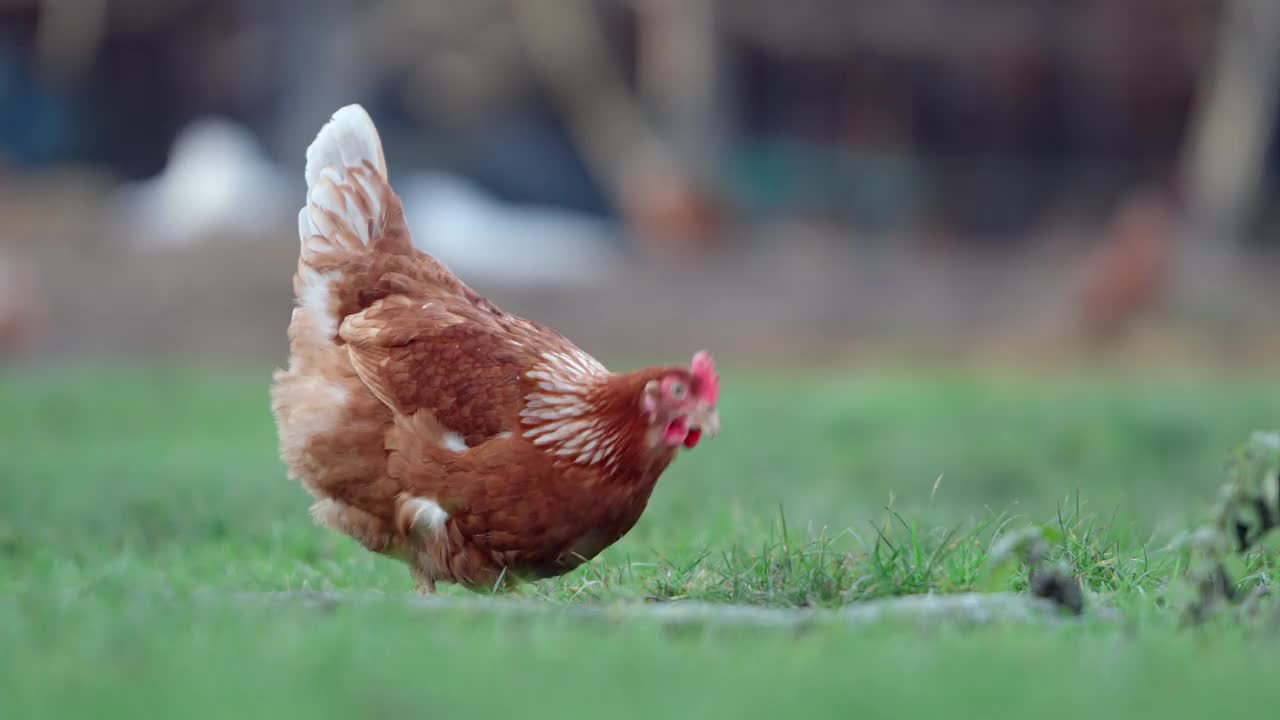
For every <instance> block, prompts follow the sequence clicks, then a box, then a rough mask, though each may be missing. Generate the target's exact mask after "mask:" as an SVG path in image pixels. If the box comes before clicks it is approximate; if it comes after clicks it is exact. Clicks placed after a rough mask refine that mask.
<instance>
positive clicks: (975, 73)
mask: <svg viewBox="0 0 1280 720" xmlns="http://www.w3.org/2000/svg"><path fill="white" fill-rule="evenodd" d="M1278 37H1280V3H1275V2H1272V0H902V1H901V2H895V3H884V2H879V1H876V0H791V1H790V2H786V3H778V2H774V1H773V0H732V1H727V0H726V1H717V0H547V1H545V2H544V1H541V0H529V1H528V2H523V1H521V0H436V1H420V0H359V1H357V0H272V1H269V2H257V1H256V0H79V1H78V2H75V3H59V2H44V1H42V0H0V200H2V201H4V202H7V203H8V205H7V206H12V205H17V204H22V205H23V206H24V209H26V210H27V211H30V210H31V208H30V202H31V198H32V196H33V195H35V196H38V197H47V193H44V192H40V193H33V192H32V191H31V188H32V187H41V188H47V187H48V184H47V182H46V184H36V185H33V182H35V181H33V180H32V178H39V177H48V176H49V174H50V173H56V172H60V171H64V170H66V169H68V168H75V169H77V170H78V171H88V172H89V173H91V174H92V176H93V177H95V178H99V179H100V181H101V182H102V183H103V184H105V185H107V186H114V185H115V184H117V183H137V182H145V181H147V180H149V179H153V178H155V177H157V176H158V175H160V174H162V173H164V172H165V171H166V168H171V169H172V168H173V167H174V165H175V157H176V152H177V150H176V149H175V143H178V145H179V146H181V143H180V142H179V140H180V138H182V137H183V133H184V132H185V131H187V130H189V129H190V128H191V127H192V126H193V125H194V124H198V123H200V122H202V121H205V120H207V119H208V118H210V117H215V118H221V119H222V120H225V121H230V122H231V123H233V124H234V125H235V126H236V127H239V128H243V129H245V130H247V134H246V137H248V138H251V143H252V147H253V148H256V149H255V150H254V152H259V151H260V153H261V158H260V159H259V160H260V162H261V164H262V165H263V167H268V166H274V167H276V168H279V169H280V172H281V173H282V174H281V175H280V177H281V178H283V179H282V180H279V181H278V184H277V185H273V186H272V187H273V188H280V187H282V188H283V192H284V194H285V196H289V195H288V193H289V192H294V193H295V194H296V192H297V190H298V188H297V187H295V184H296V183H299V182H300V170H299V167H300V166H299V156H300V152H301V148H303V147H304V146H305V143H306V141H307V140H308V139H309V138H310V137H311V136H312V135H313V134H314V132H315V130H316V128H318V127H319V126H320V124H321V123H322V122H323V120H324V119H325V118H326V117H327V116H328V114H329V113H331V112H332V111H333V110H334V109H335V108H337V107H338V106H340V105H342V104H345V103H347V102H353V101H358V102H361V103H363V104H365V105H366V107H368V108H369V109H370V111H371V112H372V113H373V115H374V117H375V118H377V120H378V123H379V127H380V129H381V131H382V132H383V137H384V141H385V143H386V145H387V149H388V155H389V157H391V158H393V162H392V167H393V170H392V172H393V175H394V174H396V173H397V172H403V173H412V172H417V171H424V172H425V171H430V172H431V173H435V174H447V175H448V176H450V177H452V178H457V179H461V180H464V181H465V182H466V183H467V184H468V186H469V187H472V188H474V189H475V190H476V192H477V193H483V195H484V196H485V197H487V198H489V200H491V201H492V202H493V203H499V204H507V205H513V206H518V207H536V208H543V209H547V208H551V209H554V210H555V211H556V212H562V213H567V214H569V215H571V216H572V217H573V218H575V222H578V221H583V220H586V221H591V220H601V221H605V222H614V221H617V222H619V223H620V224H621V225H622V226H623V227H625V228H626V229H627V232H625V233H622V234H620V235H616V236H615V235H614V234H612V233H608V232H601V233H598V234H595V233H594V231H592V232H590V233H587V234H586V235H584V237H596V236H597V235H598V237H599V238H600V240H599V242H600V243H601V244H604V245H608V244H610V243H617V244H618V245H619V249H620V251H622V252H625V253H633V254H638V255H639V256H642V257H651V258H652V257H672V256H674V257H675V258H677V262H679V258H691V257H699V258H703V259H704V260H705V259H706V258H711V260H710V262H711V265H712V266H713V267H714V266H717V265H719V266H723V267H728V268H734V269H733V270H732V271H728V270H726V271H725V272H726V273H727V272H733V273H737V274H738V275H739V276H741V275H742V274H743V273H744V272H750V271H749V270H746V269H744V267H745V268H750V267H754V266H753V265H751V263H750V262H747V261H743V260H734V259H732V258H734V257H738V256H740V255H742V254H743V253H748V252H750V251H760V252H763V253H766V256H765V257H766V258H767V259H765V260H761V261H759V262H760V263H761V264H768V263H773V265H771V267H774V266H778V265H779V264H780V263H781V264H786V263H792V264H795V265H799V266H802V267H805V268H809V269H807V270H805V269H802V270H800V271H799V272H801V273H803V272H810V271H811V270H812V267H810V266H809V265H806V262H808V261H805V260H803V259H801V260H796V259H795V258H794V257H793V258H792V259H790V260H787V259H785V258H780V257H777V256H781V255H787V254H789V253H788V249H789V248H800V247H805V248H808V247H809V244H808V242H807V240H805V239H806V238H816V237H820V238H822V239H823V242H822V243H821V244H822V245H823V247H825V248H827V250H824V252H831V253H836V254H840V253H854V254H856V256H857V257H858V258H859V259H860V262H861V263H862V265H861V266H860V267H862V268H864V269H865V268H867V267H878V266H875V263H876V262H878V261H880V260H883V259H884V258H886V257H894V258H897V262H898V265H892V264H890V266H887V267H886V268H879V269H877V270H876V272H874V273H871V274H870V275H869V276H868V277H871V276H874V277H882V278H883V277H888V276H887V275H884V274H883V273H881V272H880V270H884V272H899V273H900V274H901V275H902V278H910V277H916V276H920V275H921V274H922V273H923V276H927V277H926V279H924V280H921V282H924V283H926V284H927V285H928V287H929V288H932V289H931V290H929V291H924V290H922V291H920V292H915V293H914V297H913V298H905V299H904V298H902V297H895V296H894V295H893V292H892V289H893V288H898V289H899V290H900V291H901V290H902V289H903V288H907V287H911V285H910V283H909V282H907V280H905V279H900V280H887V281H886V280H880V281H876V280H873V279H864V280H858V277H860V276H856V275H849V276H836V275H833V276H831V277H830V278H829V279H828V281H827V282H828V283H829V284H830V285H831V286H832V288H829V289H827V290H823V291H822V292H823V293H825V294H824V295H822V297H818V298H814V299H813V302H814V303H816V304H829V303H830V302H831V298H832V296H833V295H836V294H839V292H840V290H839V288H847V289H848V293H847V294H848V295H849V297H850V298H855V297H857V292H860V291H859V290H857V289H856V287H867V286H871V287H873V288H879V290H878V291H877V292H881V295H883V296H884V297H887V298H888V299H887V300H885V302H884V303H883V306H884V307H887V308H899V309H901V308H910V307H911V306H912V302H913V301H919V302H930V303H942V304H965V303H967V305H968V307H970V311H971V312H972V313H973V314H974V315H989V314H990V313H989V312H988V309H987V306H986V305H985V304H984V303H986V302H987V301H988V298H985V297H984V296H983V295H982V291H983V289H984V288H990V287H991V286H992V284H993V282H994V283H996V284H999V283H1005V286H1007V288H1006V289H1008V288H1014V287H1016V288H1019V290H1018V292H1021V293H1023V294H1024V295H1026V294H1030V295H1033V296H1034V295H1036V294H1041V293H1049V292H1060V293H1063V297H1066V298H1072V299H1069V300H1065V301H1064V302H1065V303H1067V304H1068V305H1071V306H1072V307H1074V310H1071V311H1069V312H1074V313H1075V314H1076V315H1077V316H1078V317H1079V318H1080V319H1081V320H1080V323H1079V324H1080V327H1081V328H1083V329H1084V331H1085V332H1087V333H1088V334H1090V335H1091V336H1095V337H1106V336H1110V335H1111V334H1113V333H1114V332H1116V331H1117V328H1122V327H1124V326H1125V325H1126V324H1127V322H1128V318H1130V317H1131V316H1136V315H1137V314H1138V313H1139V312H1140V311H1141V310H1143V309H1144V308H1147V307H1148V306H1150V305H1151V304H1152V303H1154V302H1156V300H1157V299H1158V298H1160V297H1162V296H1163V295H1164V294H1165V293H1166V291H1167V290H1168V288H1169V286H1170V284H1171V283H1172V284H1174V285H1175V286H1177V287H1180V288H1183V287H1185V288H1190V289H1189V290H1188V293H1190V295H1189V296H1192V297H1200V298H1201V299H1203V298H1205V297H1209V296H1214V297H1217V296H1219V295H1222V293H1221V292H1220V289H1221V287H1222V283H1223V282H1224V281H1227V282H1229V283H1230V284H1232V285H1234V286H1236V287H1245V286H1249V284H1250V283H1251V282H1254V283H1255V284H1257V285H1258V286H1259V287H1266V286H1268V285H1272V284H1274V283H1270V282H1269V281H1268V280H1267V279H1266V277H1265V276H1264V277H1261V278H1258V279H1256V280H1242V279H1240V278H1239V277H1238V274H1239V273H1240V272H1241V267H1242V263H1241V260H1240V258H1239V254H1240V253H1251V254H1252V257H1255V258H1256V257H1269V254H1270V253H1271V252H1273V251H1274V249H1275V248H1276V241H1275V233H1274V232H1273V231H1272V230H1271V228H1272V227H1273V224H1274V217H1275V215H1276V212H1275V211H1276V208H1277V207H1280V203H1277V202H1276V200H1277V196H1276V193H1275V190H1274V183H1275V180H1276V176H1277V171H1278V170H1280V150H1277V148H1276V144H1275V143H1274V141H1273V135H1274V131H1273V122H1272V115H1273V113H1274V110H1275V108H1274V105H1275V99H1276V98H1275V95H1276V93H1275V91H1276V89H1277V78H1276V76H1275V67H1276V62H1277V59H1276V53H1277V48H1278V47H1280V43H1278V42H1277V38H1278ZM228 142H230V141H228ZM236 147H250V145H249V144H246V143H241V144H240V145H237V146H236ZM230 153H231V151H230V150H229V151H228V152H227V153H223V152H221V151H217V152H214V153H213V155H215V156H218V157H229V156H230ZM193 157H194V156H193ZM210 172H212V171H210ZM264 172H265V171H264ZM255 173H256V174H254V175H253V176H252V177H254V178H265V177H267V175H266V174H263V173H257V172H256V171H255ZM228 177H237V178H239V177H246V176H243V175H236V174H234V173H232V174H229V175H228ZM227 182H228V183H231V184H233V185H237V186H240V187H244V186H246V183H248V182H249V181H232V180H228V181H227ZM254 182H257V181H256V180H255V181H254ZM262 182H264V183H266V182H268V181H267V180H262ZM271 182H276V181H275V180H272V181H271ZM406 182H407V181H406ZM407 186H408V185H406V187H407ZM253 187H257V186H256V185H254V186H253ZM263 187H266V186H265V185H264V186H263ZM424 187H425V186H424ZM251 194H252V195H253V196H255V197H270V195H269V194H267V193H266V192H265V191H263V192H253V193H251ZM463 195H465V193H462V194H460V195H459V197H462V196H463ZM6 196H7V197H6ZM165 197H168V196H165ZM225 197H226V198H228V199H227V200H226V201H225V202H226V203H228V207H244V202H246V201H242V200H237V199H234V196H233V195H230V194H228V195H226V196H225ZM165 202H169V201H167V200H166V201H165ZM285 204H286V205H287V204H288V203H287V202H286V203H285ZM424 212H426V211H425V210H424ZM513 217H516V218H517V220H519V218H523V217H524V216H513ZM539 217H540V218H542V219H543V220H545V218H544V217H543V216H539ZM519 221H520V222H523V220H519ZM504 222H505V221H504ZM165 223H167V224H171V223H169V221H165ZM19 224H20V223H19ZM432 227H442V226H441V225H434V226H432ZM468 227H473V226H468ZM486 227H498V228H508V227H512V225H510V223H509V222H508V224H505V225H504V224H501V223H499V224H491V225H489V226H486ZM547 227H555V226H554V225H550V226H547ZM574 227H586V226H583V225H575V226H574ZM11 230H12V229H11ZM495 232H497V231H495ZM10 234H12V232H11V233H10ZM619 238H622V239H621V240H620V241H619ZM4 239H5V240H6V242H8V243H9V244H21V241H20V239H15V238H12V237H6V238H4ZM589 242H594V241H589ZM832 248H834V249H832ZM549 252H550V251H549ZM566 252H567V251H566ZM804 252H808V250H796V251H795V254H800V255H803V253H804ZM768 253H773V254H774V255H772V256H770V255H768ZM1028 257H1034V258H1038V259H1039V260H1040V261H1041V262H1042V264H1045V265H1047V266H1048V268H1049V270H1048V271H1047V272H1048V275H1047V276H1046V277H1048V278H1049V279H1048V280H1043V279H1041V280H1036V281H1035V282H1032V281H1030V280H1023V281H1016V280H999V281H994V280H993V279H992V278H997V277H998V278H1008V277H1009V276H1010V275H1012V274H1020V271H1018V272H1017V273H1015V271H1013V270H1009V269H1007V268H1008V265H1007V264H1008V263H1010V262H1014V261H1015V260H1017V259H1020V258H1021V259H1025V258H1028ZM974 258H988V259H991V258H995V260H994V261H998V262H1003V263H1006V266H1004V267H1006V270H1004V271H1000V270H991V269H973V268H971V267H970V264H971V263H973V262H975V260H974ZM1064 258H1070V261H1069V262H1067V261H1066V260H1064ZM994 261H993V262H994ZM735 263H739V264H738V265H735ZM743 263H745V264H743ZM813 263H816V265H823V266H825V265H826V262H825V261H823V260H814V261H813ZM939 263H945V264H947V267H948V268H949V270H948V271H947V272H946V273H941V274H939V273H936V272H934V271H932V270H930V269H929V268H931V267H936V266H937V265H938V264H939ZM1064 263H1067V264H1066V265H1064ZM1068 265H1069V267H1070V268H1071V272H1066V271H1065V270H1064V268H1066V267H1067V266H1068ZM1243 265H1247V266H1250V267H1253V268H1254V269H1255V270H1256V269H1257V268H1259V267H1262V266H1261V265H1258V264H1257V263H1256V262H1250V263H1244V264H1243ZM894 267H896V268H898V269H897V270H896V271H895V270H892V268H894ZM1268 267H1269V266H1268ZM1215 268H1216V270H1215ZM823 272H827V273H831V272H833V271H831V270H830V269H829V268H825V269H824V270H823V271H822V272H818V271H816V270H813V271H812V272H811V273H810V274H811V276H812V275H813V273H817V275H818V276H824V275H822V273H823ZM851 272H852V271H851ZM1068 275H1069V276H1070V278H1067V276H1068ZM824 277H825V276H824ZM1228 278H1231V279H1230V280H1227V279H1228ZM855 281H856V282H855ZM1019 282H1021V283H1022V284H1021V285H1020V284H1019ZM1053 282H1059V283H1060V284H1061V285H1063V287H1068V288H1074V289H1065V290H1063V289H1061V288H1059V289H1058V290H1051V289H1047V288H1050V287H1051V284H1052V283H1053ZM1046 283H1048V284H1046ZM1197 283H1199V287H1200V290H1198V291H1197V290H1196V289H1195V288H1196V287H1197ZM721 284H723V285H731V284H732V283H731V282H729V281H728V280H726V281H725V282H724V283H717V282H716V281H714V280H713V281H708V282H705V283H702V285H703V286H704V287H712V288H718V287H720V285H721ZM799 284H800V285H805V284H808V285H814V284H816V285H818V286H822V283H804V282H801V283H799ZM781 285H782V286H784V287H794V286H796V285H797V283H794V282H789V283H781ZM855 285H856V287H855ZM962 285H964V286H968V287H970V288H971V290H970V291H969V295H966V294H965V293H964V292H960V291H955V290H953V289H952V288H954V287H958V286H962ZM757 287H758V286H757ZM886 288H888V289H886ZM726 292H727V291H726ZM796 292H800V290H796ZM1009 292H1010V293H1013V292H1014V290H1013V289H1010V290H1009ZM886 293H887V294H886ZM975 293H976V294H975ZM1197 293H1198V295H1197ZM1215 293H1216V295H1215ZM970 296H972V297H970ZM1011 297H1017V296H1016V295H1014V296H1011ZM966 298H968V299H966ZM847 302H848V304H849V306H850V307H853V306H858V307H866V306H868V304H870V305H874V304H875V303H874V302H871V301H863V300H862V299H850V300H848V301H847ZM1241 302H1243V303H1245V304H1246V305H1247V304H1248V303H1250V302H1252V303H1254V304H1255V305H1256V304H1259V303H1263V302H1264V300H1262V299H1258V298H1256V297H1255V298H1253V299H1252V300H1244V301H1241ZM837 304H839V303H837ZM1006 304H1012V305H1015V306H1016V305H1018V304H1019V301H1018V300H1016V299H1015V300H1009V301H1007V303H1006ZM1202 304H1203V303H1202ZM1209 304H1210V305H1212V303H1209ZM1240 311H1241V306H1240V303H1236V304H1233V305H1230V307H1228V308H1225V309H1219V310H1217V311H1212V310H1210V311H1206V312H1220V313H1226V314H1228V315H1231V316H1233V317H1234V316H1237V315H1239V313H1240ZM955 312H960V311H958V310H957V311H955ZM793 314H794V313H792V312H789V311H780V312H779V318H780V319H784V318H786V317H788V316H790V315H793ZM55 315H56V313H55ZM850 317H852V316H850ZM955 319H956V318H955V317H954V316H946V317H943V318H941V319H938V320H937V322H936V325H937V326H938V327H940V328H946V327H950V326H952V325H954V324H955ZM850 322H853V321H850ZM878 322H882V323H885V324H892V322H893V321H890V320H880V321H878ZM900 322H912V321H911V320H910V319H903V320H901V321H900ZM997 322H1000V323H1003V324H1004V325H1005V326H1008V325H1010V324H1011V323H1012V322H1013V321H1012V320H1008V318H1005V319H1004V320H1000V321H997ZM1027 322H1032V323H1034V321H1032V320H1028V321H1027ZM819 324H820V323H819ZM873 324H874V323H873ZM831 332H838V330H835V331H832V330H831V328H827V329H825V330H822V331H821V332H819V333H818V334H826V335H829V334H831Z"/></svg>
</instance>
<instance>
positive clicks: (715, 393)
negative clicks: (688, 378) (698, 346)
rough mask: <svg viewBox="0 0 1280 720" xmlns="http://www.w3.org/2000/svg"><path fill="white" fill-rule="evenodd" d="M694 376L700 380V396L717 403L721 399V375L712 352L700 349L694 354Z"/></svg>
mask: <svg viewBox="0 0 1280 720" xmlns="http://www.w3.org/2000/svg"><path fill="white" fill-rule="evenodd" d="M691 369H692V372H693V376H694V377H695V378H697V380H698V397H699V398H701V399H703V400H706V401H707V402H709V403H711V404H712V405H715V404H716V403H717V402H719V401H720V376H719V375H717V374H716V364H715V363H714V362H712V360H711V354H710V353H708V352H707V351H706V350H700V351H699V352H698V353H697V354H695V355H694V356H693V363H691Z"/></svg>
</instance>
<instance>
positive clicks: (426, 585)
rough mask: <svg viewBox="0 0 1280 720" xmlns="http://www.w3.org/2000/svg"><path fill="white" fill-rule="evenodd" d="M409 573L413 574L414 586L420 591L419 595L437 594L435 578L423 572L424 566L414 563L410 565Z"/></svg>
mask: <svg viewBox="0 0 1280 720" xmlns="http://www.w3.org/2000/svg"><path fill="white" fill-rule="evenodd" d="M409 574H410V575H412V576H413V586H414V589H416V590H417V591H418V594H419V595H435V594H436V581H435V578H433V577H431V576H430V575H428V574H426V573H425V572H423V571H422V568H420V567H418V566H417V565H412V566H410V567H409Z"/></svg>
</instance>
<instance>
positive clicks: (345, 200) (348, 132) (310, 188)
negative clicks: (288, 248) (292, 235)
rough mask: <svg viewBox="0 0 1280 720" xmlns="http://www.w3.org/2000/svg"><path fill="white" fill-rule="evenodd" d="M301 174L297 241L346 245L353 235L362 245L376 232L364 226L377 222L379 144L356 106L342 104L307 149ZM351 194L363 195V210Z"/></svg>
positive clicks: (382, 170)
mask: <svg viewBox="0 0 1280 720" xmlns="http://www.w3.org/2000/svg"><path fill="white" fill-rule="evenodd" d="M366 163H367V165H366ZM369 166H372V167H373V169H374V171H376V172H377V174H378V177H377V178H374V177H371V176H370V174H369V172H368V167H369ZM352 170H355V172H351V171H352ZM303 174H304V177H305V178H306V180H307V202H306V205H304V206H303V208H302V210H301V211H299V212H298V237H299V238H300V239H301V240H302V242H303V243H304V244H305V243H307V242H309V241H310V240H312V239H314V238H316V237H321V238H324V239H325V240H326V241H327V242H328V243H329V244H330V245H333V246H342V245H344V244H346V243H343V242H342V241H343V240H344V239H347V238H348V237H350V236H354V238H353V239H354V240H356V241H358V242H359V243H361V244H362V245H368V243H369V241H370V240H371V237H370V232H371V231H373V230H375V229H376V228H373V227H371V222H370V221H372V224H373V225H377V224H378V223H380V222H381V221H382V213H383V210H384V208H383V207H382V204H381V202H380V201H381V199H382V194H381V192H379V189H378V188H377V187H375V185H376V183H377V182H378V181H384V182H385V181H386V179H387V162H386V159H385V158H384V156H383V153H382V140H381V139H380V138H379V137H378V129H377V128H376V127H375V126H374V124H373V120H372V119H371V118H370V117H369V113H367V112H365V110H364V108H362V107H360V106H359V105H347V106H346V107H343V108H341V109H339V110H338V111H337V112H335V113H334V114H333V117H332V118H330V119H329V122H327V123H325V125H324V127H322V128H320V132H319V133H317V134H316V139H315V140H313V141H312V142H311V145H310V146H308V147H307V166H306V170H305V171H304V173H303ZM352 191H356V192H352ZM357 194H359V195H361V196H363V199H364V201H365V203H366V205H364V206H363V207H362V206H361V203H360V202H359V199H358V198H357ZM342 230H345V231H347V232H346V233H344V232H341V231H342ZM351 249H355V248H351Z"/></svg>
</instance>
